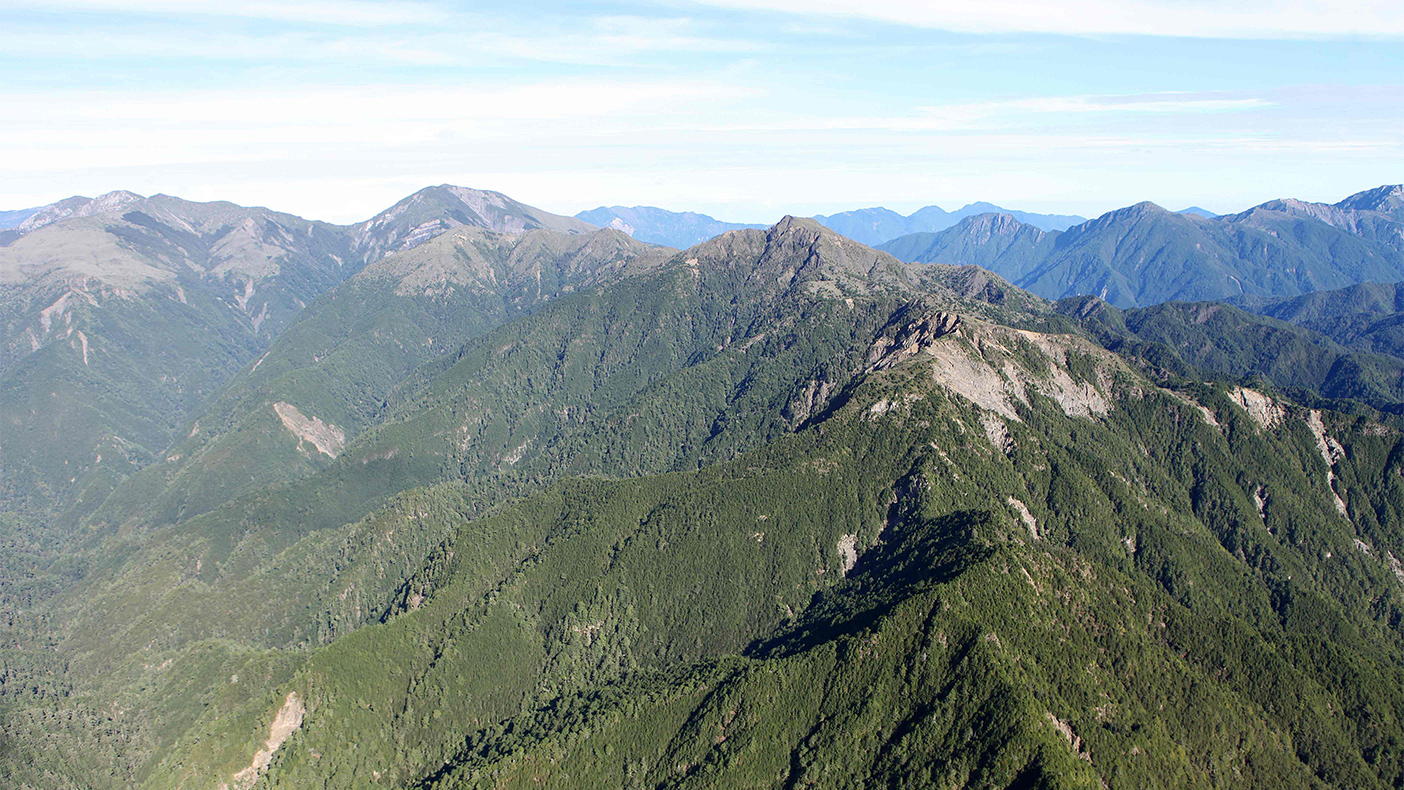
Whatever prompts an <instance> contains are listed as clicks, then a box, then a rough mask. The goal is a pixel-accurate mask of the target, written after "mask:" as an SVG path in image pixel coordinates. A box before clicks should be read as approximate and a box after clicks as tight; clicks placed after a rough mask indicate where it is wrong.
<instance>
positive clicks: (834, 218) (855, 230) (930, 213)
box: [814, 202, 1087, 246]
mask: <svg viewBox="0 0 1404 790" xmlns="http://www.w3.org/2000/svg"><path fill="white" fill-rule="evenodd" d="M981 214H1007V215H1009V216H1012V217H1014V218H1015V219H1017V220H1019V221H1020V222H1022V223H1023V224H1025V225H1031V226H1033V227H1035V228H1038V229H1039V230H1044V231H1053V230H1067V229H1068V228H1071V227H1072V226H1074V225H1080V224H1082V223H1083V222H1086V221H1087V219H1086V217H1079V216H1075V215H1065V214H1034V213H1030V212H1027V211H1010V210H1008V209H1004V208H1000V207H999V206H996V205H994V204H992V203H984V202H979V203H971V204H969V205H967V206H965V207H963V208H960V209H958V210H956V211H946V210H944V209H942V208H941V207H940V206H927V207H926V208H923V209H919V210H917V211H916V212H914V213H912V214H911V215H909V216H905V217H904V216H902V215H901V214H898V213H897V212H895V211H892V210H891V209H886V208H881V207H877V208H860V209H855V210H853V211H845V212H842V213H839V214H832V215H829V216H823V215H820V216H816V217H815V218H814V219H816V220H818V221H819V223H820V224H821V225H824V226H825V227H827V228H830V229H831V230H834V231H836V232H838V233H840V234H842V235H844V236H847V237H849V238H850V239H853V240H855V241H861V242H863V243H864V244H869V245H873V246H876V245H879V244H883V243H884V242H888V241H891V240H893V239H896V238H898V237H900V236H907V235H910V234H912V233H935V232H937V231H942V230H946V229H947V228H951V227H954V226H955V225H956V224H957V223H959V222H960V221H961V220H963V219H965V218H966V217H975V216H979V215H981Z"/></svg>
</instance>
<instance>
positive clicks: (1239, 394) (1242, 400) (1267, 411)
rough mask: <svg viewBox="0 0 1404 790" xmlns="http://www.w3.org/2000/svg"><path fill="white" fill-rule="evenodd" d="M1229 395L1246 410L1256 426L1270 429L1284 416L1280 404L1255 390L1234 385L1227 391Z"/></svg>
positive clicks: (1280, 421)
mask: <svg viewBox="0 0 1404 790" xmlns="http://www.w3.org/2000/svg"><path fill="white" fill-rule="evenodd" d="M1229 397H1230V398H1232V399H1233V401H1234V403H1237V404H1238V405H1239V406H1242V407H1243V409H1244V411H1246V412H1248V416H1249V417H1251V418H1252V419H1253V422H1255V423H1257V424H1258V427H1260V428H1263V429H1264V430H1271V429H1273V428H1276V427H1277V426H1278V425H1281V424H1282V420H1283V417H1284V416H1285V412H1284V411H1283V409H1282V405H1281V404H1279V403H1278V402H1277V401H1275V400H1273V399H1272V398H1270V397H1268V396H1267V395H1264V394H1263V393H1261V392H1258V391H1257V390H1250V389H1245V388H1243V387H1234V388H1233V389H1232V390H1230V391H1229Z"/></svg>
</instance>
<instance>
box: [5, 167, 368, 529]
mask: <svg viewBox="0 0 1404 790" xmlns="http://www.w3.org/2000/svg"><path fill="white" fill-rule="evenodd" d="M17 230H19V231H22V232H23V234H22V235H20V236H19V237H18V238H17V239H15V240H14V241H12V243H10V244H9V245H8V246H5V247H0V415H3V419H4V420H5V422H6V427H7V429H6V430H5V432H4V433H3V434H0V501H5V502H9V503H11V504H13V505H16V506H20V507H26V508H32V509H37V510H40V511H42V510H46V509H48V508H52V507H55V506H62V505H65V504H69V503H74V502H77V501H79V500H84V501H94V500H95V501H100V500H101V498H102V496H103V492H104V491H105V490H106V489H107V488H109V487H110V486H111V485H112V483H113V482H114V481H115V480H117V479H120V477H122V476H123V475H125V474H128V473H130V472H131V471H133V470H134V469H136V468H139V467H140V466H142V465H145V464H146V463H149V462H150V461H151V460H152V459H153V458H154V457H155V456H156V455H157V454H158V453H159V452H160V451H161V450H162V449H163V448H164V447H165V445H166V444H167V443H169V441H170V440H171V439H172V438H173V436H174V431H175V430H176V429H177V428H178V427H179V425H180V423H181V422H182V421H183V420H184V417H185V415H187V414H188V413H189V412H190V411H191V410H192V409H193V408H194V407H195V406H196V405H198V404H199V403H200V402H201V401H202V400H203V399H204V398H206V397H208V396H209V395H210V394H211V393H213V392H214V390H215V389H216V388H217V387H218V386H219V385H220V384H221V383H223V381H224V380H225V379H227V378H228V376H229V375H230V374H232V373H233V372H234V371H235V370H237V369H238V368H239V367H241V366H242V365H243V364H244V363H245V362H247V361H248V360H249V359H251V358H252V357H253V356H254V355H255V354H256V353H257V352H258V351H259V349H260V348H261V347H263V346H264V345H266V344H267V343H268V342H269V340H270V339H271V338H272V337H273V336H274V335H275V334H276V333H277V332H279V331H280V330H281V329H282V328H283V327H284V326H286V325H287V324H288V323H289V322H290V321H291V320H292V319H293V317H294V316H295V315H296V314H297V313H298V312H299V311H300V310H301V309H302V307H303V306H304V305H305V303H307V302H309V301H311V300H312V299H314V298H316V297H317V296H318V295H319V294H320V293H321V292H322V291H324V290H326V289H327V288H329V287H331V286H332V285H334V284H335V283H337V282H339V281H340V280H341V279H342V278H343V277H345V276H346V275H347V274H350V273H351V272H350V271H348V269H351V270H354V269H352V267H350V266H349V265H348V264H345V263H344V261H345V260H346V258H347V257H348V256H349V251H348V245H347V240H346V238H345V234H344V232H343V231H342V230H341V229H340V228H338V227H336V226H331V225H327V224H325V223H316V222H307V221H305V220H302V219H299V218H297V217H293V216H291V215H287V214H279V213H276V212H272V211H268V210H267V209H261V208H244V207H240V206H235V205H233V204H230V203H190V202H187V201H183V200H179V199H177V198H171V197H166V196H162V195H158V196H156V197H152V198H140V197H138V196H136V195H132V194H131V193H113V194H109V195H104V196H102V197H100V198H97V199H95V200H90V201H88V200H83V201H75V202H70V201H65V202H64V203H61V204H56V205H55V206H51V207H48V208H46V209H44V210H42V211H40V212H38V213H36V214H35V215H33V216H31V217H30V218H29V219H28V220H26V221H25V222H24V223H23V224H21V225H20V226H19V228H17ZM90 488H91V490H89V489H90ZM85 492H86V493H85Z"/></svg>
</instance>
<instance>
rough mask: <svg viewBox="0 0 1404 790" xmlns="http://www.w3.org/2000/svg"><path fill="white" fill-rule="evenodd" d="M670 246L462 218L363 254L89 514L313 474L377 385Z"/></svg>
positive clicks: (361, 414)
mask: <svg viewBox="0 0 1404 790" xmlns="http://www.w3.org/2000/svg"><path fill="white" fill-rule="evenodd" d="M673 252H674V251H673V250H669V249H666V248H661V247H654V246H651V245H646V244H643V243H641V242H637V241H633V240H632V239H630V238H629V237H627V236H625V235H624V234H623V233H620V232H618V231H615V230H596V231H593V232H590V233H581V234H565V233H559V232H556V231H547V230H533V231H527V232H524V233H497V232H493V231H487V230H481V229H476V228H469V227H466V226H464V227H459V228H457V229H455V230H453V231H450V232H446V233H444V234H442V235H440V236H439V237H437V238H435V239H434V240H432V241H428V242H425V243H424V244H421V245H419V246H416V247H415V248H413V249H411V250H409V251H407V252H403V253H398V254H395V255H391V256H390V257H388V258H386V259H384V260H381V261H379V262H377V263H373V264H371V265H370V266H368V267H366V268H365V269H364V270H363V271H361V272H360V273H359V274H357V275H356V276H355V277H352V278H351V279H350V280H349V281H348V282H346V283H345V284H343V285H341V286H340V287H338V288H337V289H336V290H334V291H333V292H331V293H330V294H328V295H327V296H326V297H324V298H323V299H321V300H319V301H317V302H316V303H314V304H313V305H311V306H310V307H309V308H308V309H307V311H306V312H305V313H304V315H303V316H302V317H301V318H300V320H299V321H298V322H297V323H295V324H294V325H293V326H292V327H290V328H289V329H288V330H287V331H286V332H285V333H284V334H283V335H282V336H281V337H280V338H279V339H278V341H277V342H276V343H275V344H274V345H273V347H272V348H270V349H269V351H268V352H267V353H266V354H265V355H263V356H262V357H260V358H259V359H258V360H256V362H255V363H254V364H253V365H251V366H249V367H248V368H247V369H246V370H245V371H244V372H243V373H242V374H241V375H239V376H238V377H236V378H235V379H234V380H233V381H231V382H230V384H229V385H228V386H227V387H226V388H225V389H224V391H223V392H221V393H220V395H219V397H218V398H217V399H216V400H215V401H213V402H212V403H210V404H209V405H208V406H207V407H206V408H204V409H202V410H201V411H200V412H199V413H197V414H196V415H194V419H193V421H192V424H191V426H190V428H189V431H188V434H189V435H188V436H186V437H185V438H184V439H183V440H181V441H178V442H176V443H175V444H174V445H173V446H172V447H171V448H170V449H169V451H168V452H167V453H166V455H165V456H164V457H163V459H162V460H161V461H160V462H159V463H156V464H154V465H152V466H151V467H150V468H148V469H146V470H144V471H142V472H141V473H140V474H138V475H137V476H135V477H134V478H132V479H131V480H130V481H128V482H127V483H126V484H125V485H124V486H123V487H121V488H119V489H118V490H117V491H116V492H115V493H114V495H113V497H112V499H111V500H110V501H109V502H108V503H107V505H106V507H104V509H103V510H102V511H101V512H100V513H99V514H98V515H97V516H96V518H97V519H100V520H102V521H104V522H110V523H125V522H128V521H131V520H133V519H138V520H141V521H144V522H148V523H165V522H173V521H177V520H183V519H189V518H192V517H194V516H196V515H198V514H200V513H204V512H207V511H209V510H211V509H213V508H215V507H217V506H219V505H220V504H223V503H224V502H227V501H228V500H230V499H232V498H234V497H236V496H239V495H240V494H243V493H247V492H250V491H253V490H256V489H258V488H261V487H263V486H265V485H268V484H270V483H274V482H279V481H285V480H292V479H296V478H299V477H304V476H306V475H308V474H311V473H313V472H314V471H316V470H317V469H320V468H322V467H324V466H326V465H327V464H329V463H331V461H332V460H333V459H334V458H335V457H336V456H337V455H339V454H340V453H341V451H342V449H343V448H344V447H345V446H346V444H347V443H348V442H351V441H353V440H354V439H355V438H356V437H357V436H358V435H359V434H360V433H361V432H363V431H364V430H366V429H367V428H369V427H371V426H373V425H375V424H376V423H377V422H378V420H379V419H381V418H382V417H383V410H384V405H385V398H386V397H387V396H388V395H389V394H390V392H391V391H392V390H393V389H394V388H395V387H396V385H398V384H399V383H400V382H401V381H402V380H403V379H404V377H405V376H407V375H408V374H409V373H410V372H411V371H412V370H413V369H414V368H415V367H417V366H418V365H420V364H421V363H423V362H425V361H427V360H430V359H433V358H435V357H438V356H440V355H441V354H443V353H446V352H448V351H451V350H453V349H456V348H458V347H459V346H461V345H463V344H464V343H466V342H468V341H469V340H471V339H473V338H475V337H477V336H479V335H482V334H485V333H487V332H489V331H490V330H492V329H494V328H496V327H498V326H500V325H502V324H505V323H507V322H509V321H511V320H512V319H514V318H517V317H520V316H522V315H525V314H526V313H528V312H530V311H531V310H533V309H534V308H536V307H538V306H540V305H541V304H543V303H545V302H547V301H549V300H551V299H554V298H557V297H560V296H563V295H565V294H569V293H571V292H573V291H576V290H579V289H584V288H589V287H591V286H593V285H596V284H598V283H600V282H602V281H603V280H605V279H608V278H609V277H611V276H613V275H616V274H618V273H620V272H622V271H624V270H625V269H626V268H630V267H633V268H637V269H639V270H646V269H648V268H650V267H651V266H652V265H654V264H655V263H657V262H660V261H662V260H663V259H664V258H666V257H668V256H669V255H671V254H672V253H673ZM319 434H322V435H325V436H326V437H327V440H326V441H319Z"/></svg>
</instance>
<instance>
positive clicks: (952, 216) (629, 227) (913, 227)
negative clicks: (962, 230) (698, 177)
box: [575, 203, 1084, 248]
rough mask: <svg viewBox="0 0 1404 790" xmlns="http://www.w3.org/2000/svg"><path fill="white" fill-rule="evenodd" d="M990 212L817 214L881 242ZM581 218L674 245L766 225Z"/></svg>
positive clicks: (852, 234) (1052, 220) (634, 214)
mask: <svg viewBox="0 0 1404 790" xmlns="http://www.w3.org/2000/svg"><path fill="white" fill-rule="evenodd" d="M990 212H1006V210H1005V209H1002V208H1000V207H999V206H995V205H991V204H989V203H971V204H969V205H967V206H965V207H964V208H962V209H959V210H957V211H952V212H947V211H945V210H944V209H942V208H940V207H939V206H927V207H926V208H923V209H920V210H918V211H916V212H915V213H913V214H912V215H911V216H903V215H901V214H898V213H897V212H895V211H892V210H890V209H885V208H864V209H856V210H854V211H845V212H842V213H839V214H833V215H830V216H822V215H820V216H816V217H814V219H815V221H817V222H818V223H819V224H821V225H823V226H824V227H826V228H830V229H831V230H834V231H837V232H838V233H839V234H841V235H843V236H847V237H848V238H850V239H853V240H855V241H860V242H862V243H864V244H869V245H877V244H881V243H883V242H886V241H891V240H892V239H895V238H897V237H898V236H904V235H907V234H911V233H919V232H930V231H938V230H944V229H946V228H949V227H951V226H952V225H955V224H956V223H957V222H959V221H960V220H962V219H964V218H965V217H971V216H975V215H977V214H987V213H990ZM1006 213H1009V214H1010V215H1011V216H1014V217H1016V218H1018V219H1019V220H1020V221H1021V222H1025V223H1028V224H1030V225H1033V226H1034V227H1038V228H1043V229H1045V230H1064V229H1067V228H1069V227H1071V226H1073V225H1076V224H1077V223H1079V222H1083V221H1084V220H1083V218H1082V217H1076V216H1063V215H1058V214H1031V213H1028V212H1024V211H1011V212H1006ZM575 217H576V219H581V220H584V221H586V222H590V223H593V224H595V225H599V226H600V227H611V228H615V229H616V230H621V231H623V232H625V233H627V234H629V235H630V236H633V237H634V238H637V239H639V240H640V241H647V242H650V243H653V244H663V245H667V246H669V247H678V248H683V247H691V246H692V245H694V244H698V243H701V242H704V241H706V240H707V239H710V238H712V237H713V236H718V235H720V234H722V233H725V232H727V231H731V230H742V229H746V228H751V229H763V228H765V227H766V226H765V225H748V224H743V223H738V222H722V221H720V220H716V219H713V218H711V217H709V216H707V215H706V214H697V213H695V212H691V211H685V212H675V211H668V210H666V209H661V208H654V207H652V206H634V207H632V208H628V207H624V206H601V207H599V208H596V209H591V210H590V211H582V212H580V213H579V214H576V215H575Z"/></svg>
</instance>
